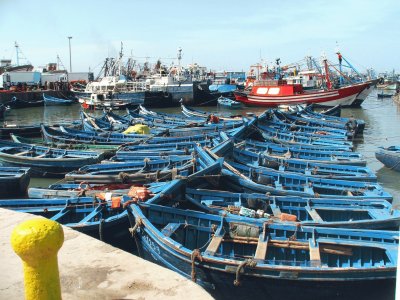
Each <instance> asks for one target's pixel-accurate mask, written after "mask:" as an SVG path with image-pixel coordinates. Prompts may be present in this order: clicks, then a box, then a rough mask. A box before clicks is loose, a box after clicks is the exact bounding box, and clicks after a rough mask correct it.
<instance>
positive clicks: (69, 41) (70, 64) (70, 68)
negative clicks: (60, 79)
mask: <svg viewBox="0 0 400 300" xmlns="http://www.w3.org/2000/svg"><path fill="white" fill-rule="evenodd" d="M67 38H68V43H69V72H70V73H71V72H72V63H71V39H72V36H68V37H67Z"/></svg>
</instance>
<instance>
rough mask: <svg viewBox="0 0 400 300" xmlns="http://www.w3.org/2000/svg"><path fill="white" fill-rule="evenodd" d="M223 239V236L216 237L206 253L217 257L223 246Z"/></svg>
mask: <svg viewBox="0 0 400 300" xmlns="http://www.w3.org/2000/svg"><path fill="white" fill-rule="evenodd" d="M222 238H223V236H222V235H214V237H213V238H212V240H211V242H210V244H208V247H207V249H206V251H205V253H206V254H208V255H215V253H216V252H217V250H218V248H219V246H220V245H221V242H222Z"/></svg>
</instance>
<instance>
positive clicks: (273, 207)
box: [270, 204, 282, 218]
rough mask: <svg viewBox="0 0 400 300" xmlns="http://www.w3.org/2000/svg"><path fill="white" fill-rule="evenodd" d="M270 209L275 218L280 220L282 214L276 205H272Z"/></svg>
mask: <svg viewBox="0 0 400 300" xmlns="http://www.w3.org/2000/svg"><path fill="white" fill-rule="evenodd" d="M270 207H271V210H272V213H273V214H274V216H275V217H278V218H279V217H280V216H281V214H282V212H281V209H280V208H279V207H278V206H276V205H275V204H271V205H270Z"/></svg>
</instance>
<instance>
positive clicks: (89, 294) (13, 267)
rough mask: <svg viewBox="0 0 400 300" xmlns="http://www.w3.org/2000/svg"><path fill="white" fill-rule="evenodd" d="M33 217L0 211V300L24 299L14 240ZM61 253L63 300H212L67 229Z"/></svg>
mask: <svg viewBox="0 0 400 300" xmlns="http://www.w3.org/2000/svg"><path fill="white" fill-rule="evenodd" d="M32 218H36V216H32V215H29V214H23V213H18V212H13V211H9V210H5V209H0V228H1V230H0V249H1V250H0V253H1V255H0V299H23V298H24V284H23V270H22V262H21V260H20V258H19V257H18V256H17V255H16V254H15V253H14V251H13V250H12V247H11V244H10V236H11V232H12V230H13V229H14V227H15V226H16V225H17V224H19V223H20V222H22V221H25V220H29V219H32ZM63 229H64V236H65V241H64V245H63V246H62V248H61V249H60V251H59V254H58V264H59V270H60V280H61V292H62V298H63V299H64V300H66V299H71V300H72V299H74V300H75V299H141V300H145V299H186V298H189V297H190V300H197V299H199V300H200V299H213V298H212V297H211V296H210V295H209V294H208V293H207V292H206V291H205V290H203V289H202V288H201V287H200V286H198V285H196V284H195V283H193V282H192V281H190V280H188V279H186V278H184V277H182V276H180V275H179V274H177V273H175V272H173V271H170V270H168V269H165V268H162V267H160V266H158V265H155V264H153V263H151V262H148V261H145V260H143V259H141V258H139V257H137V256H134V255H132V254H130V253H127V252H124V251H122V250H119V249H117V248H114V247H112V246H110V245H108V244H105V243H103V242H101V241H98V240H96V239H93V238H91V237H89V236H87V235H85V234H82V233H79V232H77V231H74V230H72V229H70V228H67V227H63Z"/></svg>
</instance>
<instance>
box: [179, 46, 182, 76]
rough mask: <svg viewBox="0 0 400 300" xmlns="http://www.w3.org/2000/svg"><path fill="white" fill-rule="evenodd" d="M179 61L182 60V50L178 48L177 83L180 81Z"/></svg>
mask: <svg viewBox="0 0 400 300" xmlns="http://www.w3.org/2000/svg"><path fill="white" fill-rule="evenodd" d="M181 59H182V48H181V47H179V48H178V81H181Z"/></svg>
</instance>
